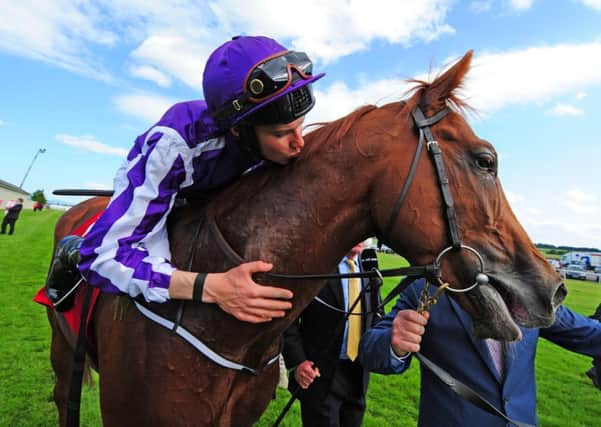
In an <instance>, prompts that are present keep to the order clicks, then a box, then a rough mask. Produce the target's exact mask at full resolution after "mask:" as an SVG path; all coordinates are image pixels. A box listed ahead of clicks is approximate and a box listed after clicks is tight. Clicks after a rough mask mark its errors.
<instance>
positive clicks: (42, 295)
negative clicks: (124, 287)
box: [33, 211, 103, 352]
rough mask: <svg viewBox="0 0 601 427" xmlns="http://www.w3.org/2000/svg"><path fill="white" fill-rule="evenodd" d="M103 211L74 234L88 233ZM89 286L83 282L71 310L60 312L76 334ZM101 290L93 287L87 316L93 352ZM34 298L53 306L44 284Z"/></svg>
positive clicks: (40, 302)
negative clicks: (94, 322) (94, 316)
mask: <svg viewBox="0 0 601 427" xmlns="http://www.w3.org/2000/svg"><path fill="white" fill-rule="evenodd" d="M102 212H103V211H100V212H99V213H97V214H96V215H94V216H93V217H91V218H90V219H89V220H87V221H86V222H85V223H83V224H82V225H81V226H80V227H79V228H77V229H76V230H75V231H74V232H73V233H72V234H74V235H76V236H84V235H85V234H86V232H87V231H88V230H89V228H90V227H91V226H92V225H93V224H94V223H95V222H96V220H98V218H99V217H100V215H102ZM89 288H90V286H89V285H88V284H87V283H86V282H83V283H82V284H81V285H79V287H78V288H77V290H76V291H75V300H74V302H73V306H72V307H71V308H70V309H69V310H66V311H63V312H61V313H60V314H61V315H62V316H63V317H64V318H65V320H66V321H67V323H69V326H70V327H71V330H72V331H73V332H74V333H75V335H76V336H77V335H79V325H80V323H81V315H82V310H83V303H84V299H85V296H86V293H87V290H88V289H89ZM100 292H101V291H100V289H98V288H92V297H91V299H90V307H89V310H88V314H87V318H86V337H87V339H88V343H89V345H90V346H91V348H90V350H92V351H93V352H95V351H96V349H95V348H94V345H93V343H94V342H95V340H94V339H93V338H94V336H93V331H92V330H91V328H90V319H91V318H92V313H93V312H94V306H95V305H96V301H97V300H98V297H99V296H100ZM33 300H34V301H35V302H37V303H39V304H42V305H45V306H47V307H52V301H50V299H49V298H48V296H47V295H46V289H45V287H44V286H42V289H40V290H39V291H38V293H37V294H36V296H35V297H34V298H33Z"/></svg>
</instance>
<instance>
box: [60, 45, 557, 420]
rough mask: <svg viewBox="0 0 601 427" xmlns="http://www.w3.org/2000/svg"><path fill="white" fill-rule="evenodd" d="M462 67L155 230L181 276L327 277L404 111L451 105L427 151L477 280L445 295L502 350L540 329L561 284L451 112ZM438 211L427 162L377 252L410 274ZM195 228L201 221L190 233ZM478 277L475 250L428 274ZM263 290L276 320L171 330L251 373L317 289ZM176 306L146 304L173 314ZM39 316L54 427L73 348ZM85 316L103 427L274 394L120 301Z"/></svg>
mask: <svg viewBox="0 0 601 427" xmlns="http://www.w3.org/2000/svg"><path fill="white" fill-rule="evenodd" d="M471 57H472V53H471V52H468V53H467V54H466V55H465V56H464V57H463V58H462V59H461V60H459V61H458V62H457V63H456V64H454V65H453V66H452V67H451V68H449V69H448V70H447V71H446V72H445V73H443V74H442V75H440V76H439V77H438V78H436V79H435V80H434V81H433V82H432V83H426V82H416V88H415V92H414V93H413V94H412V95H411V96H410V97H409V98H408V99H407V100H406V101H402V102H395V103H390V104H387V105H384V106H382V107H375V106H366V107H363V108H361V109H358V110H357V111H355V112H353V113H351V114H350V115H348V116H346V117H344V118H342V119H340V120H338V121H335V122H332V123H329V124H325V125H323V126H322V127H320V128H318V129H316V130H314V131H313V132H311V133H310V134H309V135H307V136H306V147H305V149H304V151H303V153H302V155H301V156H300V157H299V158H298V159H297V160H296V161H295V162H293V163H292V164H290V165H288V166H286V167H279V166H266V167H264V168H260V169H257V170H255V171H254V172H252V173H250V174H248V175H246V176H244V177H243V178H242V179H241V180H239V181H238V182H237V183H235V184H233V185H232V186H231V187H229V188H227V189H226V190H224V191H222V192H220V193H219V194H218V195H216V196H215V197H214V198H213V199H212V200H210V201H209V202H208V203H207V204H206V205H205V207H203V208H202V209H199V208H195V207H193V206H188V207H184V208H182V209H178V210H177V212H174V214H173V215H172V218H171V219H172V221H171V225H170V233H169V236H170V238H169V240H170V244H171V250H172V254H173V262H174V263H175V265H177V266H179V267H180V268H186V266H187V262H188V257H189V254H190V251H191V247H194V248H195V251H196V252H195V254H194V256H193V262H192V264H191V267H192V268H191V269H192V270H193V271H225V270H226V269H229V268H231V267H233V266H234V265H236V264H237V263H239V262H240V261H241V260H242V259H244V260H258V259H260V260H265V261H269V262H272V263H273V265H274V266H275V267H274V272H277V273H289V274H309V273H324V272H330V271H334V269H335V266H336V265H337V263H338V261H339V260H340V259H341V258H342V257H343V256H344V254H345V253H347V252H348V250H349V249H350V248H351V247H352V246H354V245H355V243H356V242H358V241H361V240H363V239H365V238H367V237H369V236H373V235H382V234H383V233H384V230H385V229H387V225H388V223H389V222H390V217H391V212H392V211H393V209H394V206H395V204H396V201H397V200H398V198H399V193H400V191H401V188H402V187H403V183H404V182H405V181H406V180H407V176H408V173H409V172H408V171H409V169H410V166H411V163H412V158H413V157H414V153H415V151H416V146H417V144H418V137H419V132H418V129H417V128H416V127H415V122H414V120H413V118H412V112H413V111H414V110H415V109H416V107H418V106H419V107H420V108H421V110H422V111H423V112H424V114H425V116H426V117H432V116H433V115H435V114H436V113H438V112H440V111H441V110H443V109H444V108H446V107H447V106H452V107H453V108H452V111H451V112H450V113H448V114H447V115H446V116H445V117H443V118H442V119H440V120H439V121H438V122H437V123H435V124H432V126H431V130H432V133H433V134H434V135H435V136H436V138H437V140H438V144H439V146H440V149H441V151H442V157H443V159H444V162H445V166H446V171H447V174H448V177H449V185H450V192H451V193H452V195H453V198H454V200H455V209H456V216H457V224H458V227H459V230H460V232H461V235H462V236H463V243H465V244H466V245H469V246H470V247H472V248H474V250H475V251H477V253H478V254H479V256H481V259H482V261H483V264H484V265H485V268H486V271H485V273H486V274H487V275H488V276H489V278H490V281H489V283H483V284H481V285H480V286H477V287H476V288H475V289H473V290H471V291H470V292H467V293H464V294H457V295H458V296H456V298H457V299H458V301H459V303H460V304H461V305H462V307H464V308H465V309H466V310H467V311H468V312H469V313H470V314H471V315H472V317H473V321H474V324H475V330H476V333H477V334H478V335H480V336H488V337H494V338H498V339H507V340H513V339H516V338H517V337H518V334H519V329H518V328H517V325H516V323H517V324H520V325H522V326H527V327H544V326H548V325H550V324H551V323H552V321H553V319H554V310H555V308H556V307H557V305H558V304H559V303H560V302H561V301H562V299H563V297H564V296H565V289H564V287H563V284H562V283H561V280H560V277H559V276H558V274H557V273H556V272H555V271H554V270H553V268H552V267H551V266H550V265H549V263H547V262H546V260H545V259H544V257H542V256H541V255H540V254H539V252H538V250H537V249H536V247H535V246H534V245H533V244H532V242H531V241H530V239H529V238H528V236H527V235H526V232H525V231H524V229H523V228H522V226H521V225H520V224H519V222H518V221H517V219H516V217H515V216H514V214H513V212H512V210H511V208H510V207H509V204H508V202H507V199H506V197H505V195H504V193H503V190H502V188H501V184H500V182H499V179H498V177H497V154H496V152H495V150H494V148H493V147H492V145H491V144H490V143H488V142H487V141H485V140H482V139H480V138H479V137H478V136H476V135H475V134H474V132H473V131H472V129H471V128H470V127H469V125H468V124H467V122H466V120H465V119H464V117H463V116H462V114H460V111H461V110H462V108H461V107H466V105H465V104H464V103H463V102H462V101H461V99H459V98H458V97H457V95H456V93H455V92H456V89H457V88H458V87H459V86H460V84H461V82H462V80H463V78H464V75H465V74H466V73H467V71H468V69H469V64H470V60H471ZM107 202H108V199H106V198H95V199H91V200H89V201H86V202H84V203H82V204H80V205H78V206H76V207H74V208H72V209H71V210H70V211H69V212H67V213H66V214H65V215H64V216H63V218H62V219H61V220H60V221H59V223H58V224H57V231H56V236H55V237H56V239H60V238H61V237H63V236H64V235H66V234H68V233H70V232H71V231H72V230H73V229H75V228H76V227H77V226H78V225H79V224H81V223H83V222H84V221H85V219H86V218H88V217H90V216H91V215H93V214H94V213H96V212H98V210H99V209H102V208H103V207H104V206H105V205H106V203H107ZM445 209H446V205H445V204H444V203H443V200H442V197H441V190H440V188H439V186H438V182H437V175H436V170H435V168H434V166H433V162H430V161H428V160H427V159H424V157H422V158H421V160H420V161H419V164H418V165H417V168H416V170H415V174H414V176H413V184H412V185H411V186H410V188H409V189H408V192H407V194H406V197H405V199H404V202H403V205H402V207H401V209H400V211H399V213H398V217H397V218H396V219H395V220H394V221H393V224H392V227H390V232H389V233H388V235H386V236H384V237H385V239H386V243H387V244H388V245H389V246H391V247H392V248H393V249H394V250H395V251H396V252H397V253H399V254H401V255H402V256H404V257H405V258H406V259H407V260H409V262H410V263H411V264H413V265H419V264H427V263H430V262H432V261H433V260H434V259H435V258H436V257H437V255H439V254H440V253H441V251H442V250H443V249H444V248H447V247H449V245H450V240H449V237H448V236H449V230H448V224H447V218H446V215H445ZM174 218H176V220H173V219H174ZM200 221H202V222H203V223H204V224H205V225H204V227H202V229H200V232H199V234H198V236H197V237H196V238H195V237H194V235H195V230H196V229H197V227H198V224H199V222H200ZM480 267H481V266H480V261H479V258H478V256H477V255H475V254H474V252H472V251H470V250H457V251H451V252H449V253H448V254H446V255H445V257H444V259H442V261H441V275H442V277H443V279H444V280H445V281H447V282H448V283H450V284H451V285H452V286H454V287H456V288H466V287H468V286H470V285H471V284H472V283H474V277H475V276H476V274H477V273H478V272H479V271H480ZM267 282H268V283H274V280H270V281H267ZM275 283H276V284H277V285H279V286H282V287H287V288H290V289H292V290H293V291H294V299H293V308H292V309H291V310H290V312H289V313H288V314H287V316H286V317H285V318H283V319H277V320H274V321H272V322H269V323H267V324H260V325H257V324H250V323H244V322H240V321H238V320H237V319H235V318H234V317H232V316H230V315H228V314H226V313H225V312H223V311H221V310H220V309H219V308H218V307H217V306H216V305H214V304H202V303H195V302H188V303H186V306H185V310H184V314H183V319H182V325H183V326H184V327H185V328H186V329H188V330H189V331H191V332H192V333H193V334H194V335H195V336H196V337H198V338H199V339H200V340H201V341H202V342H203V343H205V344H206V345H207V346H209V347H210V348H212V349H213V350H214V351H215V352H216V353H218V354H219V355H221V356H223V357H225V358H228V359H230V360H234V361H236V362H238V363H241V364H244V365H246V366H251V367H257V366H265V363H266V361H267V360H268V359H270V358H272V357H273V356H274V355H277V353H278V350H279V348H278V346H279V341H280V336H281V334H282V332H283V331H284V330H285V329H286V328H287V327H288V326H289V325H290V323H291V322H292V321H293V320H294V319H295V318H296V317H297V316H298V315H299V314H300V313H301V311H302V310H303V308H304V307H306V306H307V305H308V304H309V302H310V301H311V300H312V298H313V297H314V296H315V295H316V294H317V293H318V291H319V290H320V288H321V287H322V286H323V285H324V281H323V280H311V281H301V280H282V281H275ZM178 305H179V304H178V303H177V302H168V303H165V304H154V305H151V308H152V309H153V310H154V311H155V312H157V313H160V314H161V315H163V316H164V317H166V318H173V316H174V315H175V312H176V310H177V307H178ZM116 307H118V308H119V310H118V311H116ZM49 317H50V320H51V324H52V325H53V338H52V363H53V367H54V369H55V372H56V374H57V383H56V387H55V400H56V403H57V406H58V408H59V412H60V418H61V423H64V422H65V412H66V409H65V402H66V399H67V390H68V381H69V378H70V365H71V360H72V343H70V341H72V338H69V337H67V336H65V334H64V333H63V332H61V329H60V328H59V327H58V326H59V324H60V322H61V321H60V315H58V314H57V313H56V312H54V311H53V310H49ZM92 321H93V330H94V333H95V343H94V344H95V346H96V348H97V351H98V371H99V378H100V403H101V411H102V419H103V423H104V425H106V426H120V425H144V426H154V425H157V426H175V425H207V426H208V425H211V426H215V425H219V426H230V425H235V426H249V425H252V424H253V423H254V422H255V421H256V420H258V419H259V417H260V416H261V414H262V413H263V411H264V410H265V408H266V407H267V405H268V404H269V401H270V399H271V398H272V396H273V393H274V389H275V387H276V383H277V381H278V367H277V364H272V365H268V366H266V367H265V369H263V370H262V371H261V373H260V374H259V375H251V374H249V373H248V372H243V371H242V372H241V371H236V370H232V369H227V368H223V367H221V366H218V365H217V364H215V363H214V362H212V361H211V360H209V359H208V358H206V357H205V356H203V355H202V354H200V353H198V352H197V351H196V350H195V349H194V348H193V347H192V346H191V345H190V344H189V343H188V342H186V341H184V340H183V339H182V338H180V337H179V336H177V335H176V334H173V333H171V332H170V330H168V329H166V328H164V327H162V326H159V325H158V324H156V323H154V322H152V321H150V320H148V319H147V318H145V317H144V316H142V315H141V314H140V312H139V311H138V310H137V309H136V307H135V306H134V304H133V303H132V300H130V299H129V298H128V297H127V296H117V295H109V294H103V295H102V296H101V297H100V298H99V301H98V304H97V305H96V308H95V312H94V315H93V319H92Z"/></svg>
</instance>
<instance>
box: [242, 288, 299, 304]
mask: <svg viewBox="0 0 601 427" xmlns="http://www.w3.org/2000/svg"><path fill="white" fill-rule="evenodd" d="M251 292H252V294H251V296H252V297H253V298H254V299H257V300H261V299H262V300H282V299H284V300H288V299H291V298H292V297H293V296H294V294H293V293H292V291H291V290H290V289H284V288H276V287H274V286H262V285H256V286H253V289H252V290H251ZM290 307H292V305H290Z"/></svg>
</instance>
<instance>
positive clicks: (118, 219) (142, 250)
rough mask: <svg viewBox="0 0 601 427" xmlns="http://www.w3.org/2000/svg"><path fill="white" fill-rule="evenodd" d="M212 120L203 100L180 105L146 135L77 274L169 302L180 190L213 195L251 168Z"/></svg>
mask: <svg viewBox="0 0 601 427" xmlns="http://www.w3.org/2000/svg"><path fill="white" fill-rule="evenodd" d="M252 166H253V164H252V162H251V160H249V159H248V158H247V156H245V155H244V153H243V152H242V151H241V150H240V149H239V148H238V146H237V144H235V143H234V142H233V141H232V140H231V139H230V137H229V134H228V133H227V132H225V133H224V132H220V131H219V130H218V129H216V126H215V125H214V124H213V122H212V121H211V119H210V117H209V115H208V113H207V111H206V104H205V103H204V102H203V101H191V102H184V103H180V104H176V105H174V106H173V107H171V109H170V110H169V111H167V113H165V115H164V116H163V117H162V118H161V120H160V121H159V122H158V123H157V124H156V125H154V126H153V127H152V128H150V129H149V130H148V131H147V132H145V133H144V134H142V135H140V136H139V137H138V138H136V141H135V144H134V147H133V148H132V149H131V151H130V152H129V154H128V156H127V159H126V160H125V162H124V163H123V165H122V166H121V167H120V168H119V170H118V171H117V174H116V177H115V180H114V191H115V193H114V195H113V197H112V198H111V200H110V202H109V205H108V207H107V209H106V211H105V212H104V213H103V215H102V216H101V217H100V218H99V220H98V221H97V222H96V224H94V226H93V227H92V228H91V229H90V231H89V232H88V234H87V235H86V237H85V238H84V241H83V243H82V246H81V262H80V264H79V269H80V270H81V272H82V274H83V275H84V276H85V277H86V279H87V281H88V283H90V284H91V285H92V286H97V287H99V288H101V289H102V290H103V291H105V292H111V293H126V294H129V295H131V296H138V295H140V294H141V295H143V296H144V298H145V299H146V300H147V301H151V302H164V301H166V300H167V299H168V298H169V293H168V287H169V281H170V278H171V274H172V273H173V271H174V270H175V267H174V266H173V265H172V264H171V262H170V259H171V252H170V250H169V241H168V238H167V227H166V222H167V216H168V214H169V212H170V211H171V209H172V207H173V203H174V201H175V197H176V195H177V194H178V193H179V192H180V191H187V192H188V191H190V192H194V193H196V194H198V193H200V194H202V193H203V192H207V191H211V190H213V189H216V188H219V187H222V186H223V185H225V184H227V183H229V182H232V181H233V180H235V179H237V178H238V177H239V176H240V175H241V174H242V173H244V171H245V170H247V169H249V168H250V167H252Z"/></svg>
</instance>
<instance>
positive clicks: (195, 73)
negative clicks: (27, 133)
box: [0, 0, 454, 88]
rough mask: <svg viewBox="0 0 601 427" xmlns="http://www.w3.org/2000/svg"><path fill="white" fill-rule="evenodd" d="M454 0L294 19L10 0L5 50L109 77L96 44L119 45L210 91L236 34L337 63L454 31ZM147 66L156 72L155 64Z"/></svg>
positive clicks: (341, 8)
mask: <svg viewBox="0 0 601 427" xmlns="http://www.w3.org/2000/svg"><path fill="white" fill-rule="evenodd" d="M451 4H452V0H406V1H403V2H398V1H396V0H382V1H381V2H379V4H378V7H373V3H372V2H370V1H367V0H360V1H353V2H348V1H347V0H332V1H330V2H323V1H319V0H308V1H306V2H303V5H302V7H298V8H295V10H294V19H293V20H290V19H281V15H280V14H278V13H273V11H274V10H281V8H282V3H281V1H279V0H256V1H252V2H240V1H239V0H222V1H219V2H215V1H211V0H164V1H161V2H146V1H143V0H122V1H119V2H110V1H108V0H99V1H96V2H93V3H92V2H85V1H84V2H73V1H69V0H46V1H44V2H38V1H35V0H23V1H19V2H3V6H2V14H1V15H0V51H6V52H10V53H12V54H17V55H21V56H25V57H28V58H32V59H35V60H40V61H45V62H49V63H52V64H55V65H57V66H60V67H63V68H65V69H68V70H71V71H75V72H78V73H81V74H84V75H86V76H91V77H95V78H102V79H106V80H109V79H110V78H111V77H110V76H109V74H108V72H107V71H105V68H104V67H105V66H104V64H103V63H102V61H101V60H99V59H98V57H99V56H97V55H94V54H93V53H92V49H93V48H95V47H97V46H99V45H100V46H111V47H114V46H118V47H122V48H125V49H131V59H132V60H133V61H134V63H135V66H136V67H144V66H147V67H153V68H155V69H156V70H157V72H160V73H163V75H165V76H170V77H174V78H178V79H180V80H181V81H183V82H184V83H186V84H187V85H189V86H192V87H195V88H200V81H201V76H202V68H203V66H204V63H205V61H206V59H207V57H208V55H209V53H210V52H211V51H212V50H213V48H214V47H215V46H217V45H218V44H219V43H222V42H223V41H224V40H227V39H228V38H229V37H231V35H233V34H236V33H240V32H244V33H246V34H270V35H272V36H273V37H275V38H276V39H278V40H282V41H283V42H284V43H285V44H286V45H289V46H290V47H292V48H296V49H302V50H306V51H308V52H310V53H311V55H312V57H313V58H314V59H317V60H321V61H335V60H336V59H337V58H340V57H341V56H345V55H349V54H352V53H355V52H358V51H361V50H365V49H367V48H368V47H369V45H370V44H371V43H372V42H375V41H383V42H385V43H392V44H402V45H407V44H411V43H413V42H415V41H417V40H423V41H426V42H427V41H430V40H434V39H436V38H438V37H440V36H441V35H443V34H449V33H451V34H452V33H454V29H453V28H452V27H451V26H450V25H448V24H447V23H446V22H445V19H446V15H447V12H448V10H449V8H450V6H451ZM24 22H27V25H23V23H24ZM143 70H144V69H143ZM144 72H145V73H146V75H147V77H148V70H146V71H144ZM153 75H154V76H155V77H156V76H157V74H156V73H153ZM151 80H153V79H151ZM154 81H156V82H157V83H159V84H160V82H164V80H163V79H162V78H159V79H154Z"/></svg>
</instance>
